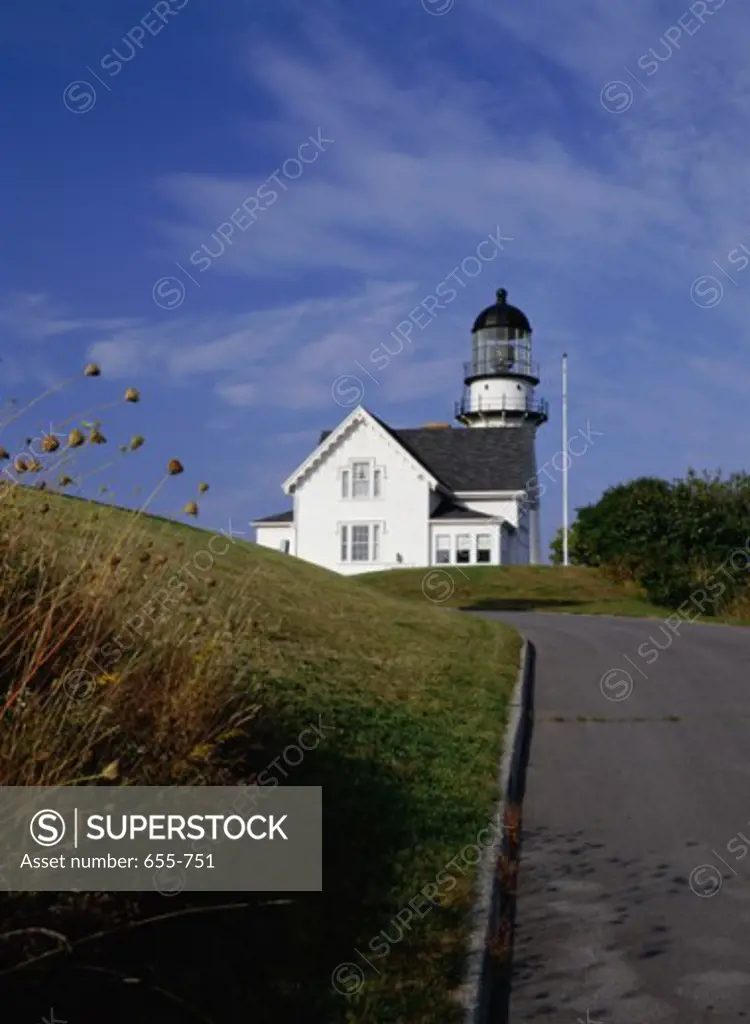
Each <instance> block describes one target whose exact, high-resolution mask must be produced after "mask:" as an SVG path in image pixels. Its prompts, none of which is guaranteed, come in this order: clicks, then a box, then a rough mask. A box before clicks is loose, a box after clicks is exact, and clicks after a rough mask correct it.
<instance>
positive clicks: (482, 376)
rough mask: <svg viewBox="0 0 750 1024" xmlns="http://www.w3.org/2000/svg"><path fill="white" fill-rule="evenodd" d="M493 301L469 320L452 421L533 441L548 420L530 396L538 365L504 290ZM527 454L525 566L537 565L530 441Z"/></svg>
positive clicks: (526, 329)
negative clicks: (523, 434)
mask: <svg viewBox="0 0 750 1024" xmlns="http://www.w3.org/2000/svg"><path fill="white" fill-rule="evenodd" d="M496 297H497V301H496V302H495V304H494V305H492V306H488V307H487V309H485V310H483V311H482V312H481V313H480V314H479V316H478V317H477V318H476V320H475V321H474V326H473V328H472V331H471V333H472V342H471V360H470V362H467V363H464V393H463V396H462V398H461V400H460V401H459V402H456V419H457V420H458V421H459V423H462V424H463V425H464V426H467V427H472V428H481V427H495V428H501V429H504V430H528V431H531V433H532V438H533V439H534V440H535V438H536V430H537V427H539V426H540V425H541V424H542V423H546V421H547V419H548V406H547V402H546V401H545V400H544V399H543V398H537V397H536V395H535V389H536V386H537V385H538V384H539V365H538V363H535V362H534V361H533V359H532V351H531V333H532V331H531V324H530V323H529V321H528V318H527V317H526V315H525V313H522V312H521V310H520V309H517V308H516V307H515V306H511V305H509V303H508V301H507V299H508V293H507V291H506V290H505V289H504V288H499V289H498V291H497V293H496ZM529 452H530V453H531V455H530V459H529V463H530V464H529V466H528V467H527V469H528V472H527V474H526V479H527V480H528V481H529V483H528V487H529V489H531V491H532V493H530V495H529V499H528V503H527V504H526V509H527V510H528V529H529V556H530V562H531V564H532V565H537V564H538V563H539V562H540V561H541V552H540V547H541V537H540V525H541V524H540V515H539V499H538V497H537V496H536V495H537V494H538V491H539V487H538V481H537V479H536V471H537V470H536V445H535V444H534V443H532V444H531V445H530V446H529Z"/></svg>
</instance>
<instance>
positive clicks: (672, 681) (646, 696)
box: [486, 612, 750, 1024]
mask: <svg viewBox="0 0 750 1024" xmlns="http://www.w3.org/2000/svg"><path fill="white" fill-rule="evenodd" d="M486 614H488V617H497V618H500V619H502V620H503V621H505V622H508V623H509V624H511V625H513V626H514V627H515V628H517V629H519V630H520V631H521V632H522V633H523V634H524V635H525V636H527V637H528V639H529V640H530V641H531V642H532V643H533V644H534V645H535V647H536V652H537V662H536V668H537V671H536V682H535V697H534V700H535V708H534V726H533V736H532V743H531V760H530V764H529V767H528V773H527V781H526V796H525V800H524V821H523V825H524V829H523V839H522V847H521V864H520V870H519V879H518V904H517V914H516V938H515V950H514V962H513V973H512V983H511V998H510V1017H509V1024H527V1022H528V1024H531V1022H558V1021H559V1022H560V1024H562V1022H565V1024H576V1022H578V1021H580V1022H583V1024H594V1022H602V1024H713V1022H721V1024H725V1022H727V1024H728V1022H730V1021H733V1022H734V1021H741V1020H745V1019H746V1020H747V1021H748V1022H749V1024H750V630H745V629H733V628H730V627H722V626H704V625H698V624H694V625H689V624H686V623H683V624H682V626H681V628H679V635H675V634H674V633H672V632H670V630H669V629H668V628H667V627H666V626H664V625H663V623H661V622H659V621H655V620H648V619H615V618H604V617H599V616H586V617H584V616H575V615H558V614H541V613H511V612H508V613H506V612H501V613H496V614H495V613H492V614H490V613H486ZM659 648H663V649H661V650H660V649H659ZM639 649H640V650H639ZM628 659H630V660H628ZM742 836H746V837H748V838H747V840H746V841H743V838H742Z"/></svg>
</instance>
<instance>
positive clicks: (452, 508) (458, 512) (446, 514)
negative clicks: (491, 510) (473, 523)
mask: <svg viewBox="0 0 750 1024" xmlns="http://www.w3.org/2000/svg"><path fill="white" fill-rule="evenodd" d="M492 518H494V517H493V516H489V515H487V513H486V512H475V511H474V509H473V508H467V507H466V505H459V504H458V503H457V502H455V501H451V499H450V498H443V500H442V501H441V502H440V504H439V505H438V507H437V508H436V509H435V511H434V512H433V513H432V515H431V516H430V519H492Z"/></svg>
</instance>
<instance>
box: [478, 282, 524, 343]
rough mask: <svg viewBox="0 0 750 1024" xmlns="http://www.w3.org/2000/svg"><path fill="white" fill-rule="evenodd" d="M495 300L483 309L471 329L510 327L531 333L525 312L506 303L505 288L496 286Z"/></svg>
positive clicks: (506, 294)
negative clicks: (493, 303) (491, 304)
mask: <svg viewBox="0 0 750 1024" xmlns="http://www.w3.org/2000/svg"><path fill="white" fill-rule="evenodd" d="M496 295H497V301H496V303H495V305H494V306H488V307H487V309H483V310H482V312H481V313H480V314H479V316H478V317H477V318H476V320H475V321H474V326H473V327H472V329H471V331H472V334H473V333H474V332H475V331H481V330H482V329H483V328H485V327H510V328H512V329H514V330H516V331H524V332H528V333H529V334H530V333H531V324H530V323H529V321H528V318H527V317H526V314H525V313H522V312H521V310H520V309H518V308H517V307H516V306H511V305H510V304H509V303H508V301H507V300H508V293H507V291H506V290H505V288H498V290H497V292H496Z"/></svg>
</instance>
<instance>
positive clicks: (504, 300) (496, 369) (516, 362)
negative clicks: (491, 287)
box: [465, 288, 539, 385]
mask: <svg viewBox="0 0 750 1024" xmlns="http://www.w3.org/2000/svg"><path fill="white" fill-rule="evenodd" d="M496 295H497V301H496V302H495V304H494V305H493V306H488V307H487V309H484V310H482V312H481V313H480V314H479V316H478V317H477V318H476V320H475V321H474V326H473V327H472V329H471V334H472V344H471V362H470V363H466V364H465V376H466V383H467V384H470V383H471V380H472V379H473V378H475V377H484V376H494V375H495V374H502V375H503V376H505V375H506V374H512V375H513V376H518V377H524V378H525V379H526V380H528V381H529V383H530V384H533V385H536V384H538V383H539V367H538V365H537V364H536V363H534V362H532V359H531V324H530V323H529V320H528V317H527V316H526V314H525V313H523V312H521V310H520V309H518V308H517V307H516V306H511V305H510V303H509V302H508V293H507V291H506V290H505V288H498V290H497V293H496Z"/></svg>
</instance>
